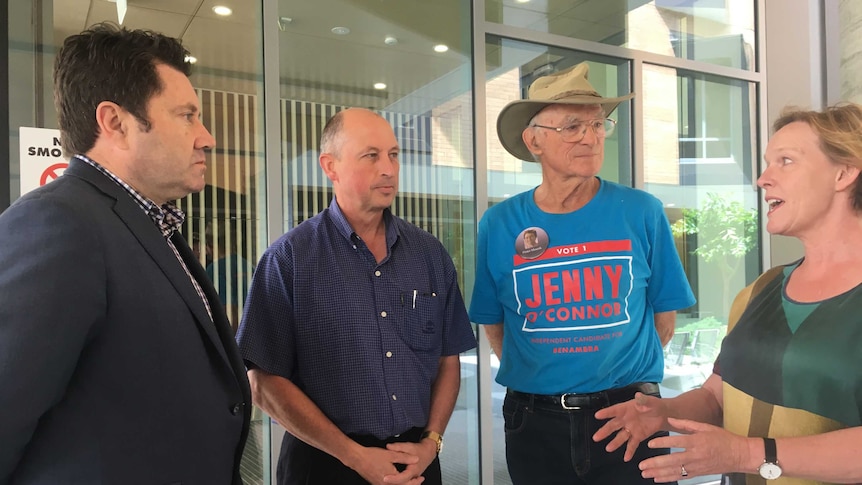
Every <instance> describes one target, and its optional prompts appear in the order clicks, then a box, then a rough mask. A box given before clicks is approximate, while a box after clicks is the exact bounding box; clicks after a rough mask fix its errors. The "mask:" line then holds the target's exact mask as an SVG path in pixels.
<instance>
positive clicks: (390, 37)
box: [383, 35, 398, 45]
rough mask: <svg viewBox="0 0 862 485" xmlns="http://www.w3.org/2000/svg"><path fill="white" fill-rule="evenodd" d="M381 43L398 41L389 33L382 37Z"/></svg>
mask: <svg viewBox="0 0 862 485" xmlns="http://www.w3.org/2000/svg"><path fill="white" fill-rule="evenodd" d="M383 43H384V44H386V45H395V44H397V43H398V39H397V38H395V37H393V36H391V35H387V36H386V37H384V38H383Z"/></svg>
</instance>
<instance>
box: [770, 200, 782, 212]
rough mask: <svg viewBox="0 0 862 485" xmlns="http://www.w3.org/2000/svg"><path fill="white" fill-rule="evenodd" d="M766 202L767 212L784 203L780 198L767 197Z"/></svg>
mask: <svg viewBox="0 0 862 485" xmlns="http://www.w3.org/2000/svg"><path fill="white" fill-rule="evenodd" d="M766 204H767V205H769V212H772V211H774V210H775V209H777V208H778V207H780V206H781V205H782V204H784V201H783V200H781V199H769V200H767V201H766Z"/></svg>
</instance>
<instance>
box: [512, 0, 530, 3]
mask: <svg viewBox="0 0 862 485" xmlns="http://www.w3.org/2000/svg"><path fill="white" fill-rule="evenodd" d="M515 2H517V3H530V0H515Z"/></svg>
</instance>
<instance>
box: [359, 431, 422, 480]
mask: <svg viewBox="0 0 862 485" xmlns="http://www.w3.org/2000/svg"><path fill="white" fill-rule="evenodd" d="M436 457H437V445H436V443H434V442H433V441H432V440H422V441H421V442H419V443H410V442H402V443H390V444H388V445H386V448H385V449H384V448H375V447H366V448H363V450H362V452H361V458H360V459H359V460H358V463H356V464H354V466H351V468H353V469H354V470H355V471H356V472H357V473H359V475H361V476H362V478H364V479H365V480H367V481H368V483H371V484H372V485H384V484H397V485H419V484H420V483H422V482H424V481H425V478H424V477H423V476H422V473H424V472H425V469H426V468H428V465H430V464H431V462H433V461H434V458H436ZM396 464H398V465H404V467H403V469H402V470H401V471H398V470H399V468H401V467H399V468H396Z"/></svg>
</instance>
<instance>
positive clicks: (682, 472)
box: [679, 465, 688, 477]
mask: <svg viewBox="0 0 862 485" xmlns="http://www.w3.org/2000/svg"><path fill="white" fill-rule="evenodd" d="M679 475H680V476H681V477H687V476H688V472H687V471H686V470H685V465H680V466H679Z"/></svg>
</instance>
